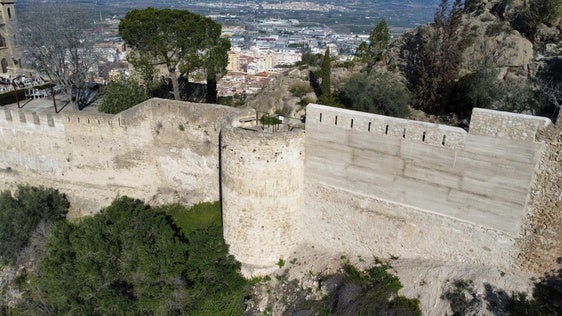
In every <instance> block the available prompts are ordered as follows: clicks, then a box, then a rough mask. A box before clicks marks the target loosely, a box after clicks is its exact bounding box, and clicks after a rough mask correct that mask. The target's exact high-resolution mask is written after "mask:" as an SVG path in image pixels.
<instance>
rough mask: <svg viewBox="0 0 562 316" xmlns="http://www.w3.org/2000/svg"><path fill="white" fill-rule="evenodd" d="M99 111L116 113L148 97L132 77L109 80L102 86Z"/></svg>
mask: <svg viewBox="0 0 562 316" xmlns="http://www.w3.org/2000/svg"><path fill="white" fill-rule="evenodd" d="M102 93H103V100H102V102H101V104H100V106H99V108H98V110H99V111H100V112H104V113H110V114H116V113H119V112H122V111H124V110H126V109H128V108H131V107H133V106H135V105H137V104H139V103H141V102H143V101H145V100H147V99H148V95H147V94H146V90H145V88H144V87H143V86H141V85H140V84H139V83H138V82H137V81H135V80H133V79H120V80H116V81H111V82H110V83H109V84H108V85H107V86H105V87H103V89H102Z"/></svg>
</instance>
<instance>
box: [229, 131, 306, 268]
mask: <svg viewBox="0 0 562 316" xmlns="http://www.w3.org/2000/svg"><path fill="white" fill-rule="evenodd" d="M221 148H222V151H221V171H222V173H221V174H222V207H223V225H224V226H223V227H224V238H225V240H226V242H227V243H228V244H229V245H230V253H231V254H233V255H234V256H235V257H236V258H237V259H238V260H239V261H241V262H242V263H244V267H243V269H244V271H243V272H244V274H246V275H252V274H255V273H260V272H262V273H263V272H264V271H267V270H268V269H271V268H272V267H273V268H275V267H276V264H277V262H278V261H279V259H282V258H287V257H288V256H290V255H291V254H292V249H293V248H294V247H295V246H296V245H297V244H298V243H300V242H301V241H302V237H301V233H300V230H299V225H298V223H299V221H300V219H301V217H302V206H303V200H302V194H303V183H304V178H303V177H304V133H303V131H302V130H295V131H293V132H276V133H267V132H257V131H252V130H244V129H240V128H233V127H224V128H223V131H222V134H221Z"/></svg>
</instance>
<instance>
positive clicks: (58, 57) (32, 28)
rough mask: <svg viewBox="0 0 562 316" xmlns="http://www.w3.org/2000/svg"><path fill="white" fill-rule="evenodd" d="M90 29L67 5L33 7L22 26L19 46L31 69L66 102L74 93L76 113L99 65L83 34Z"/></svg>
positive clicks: (81, 15)
mask: <svg viewBox="0 0 562 316" xmlns="http://www.w3.org/2000/svg"><path fill="white" fill-rule="evenodd" d="M91 26H92V24H91V23H90V20H89V19H88V17H87V16H86V14H85V13H84V12H82V11H81V10H79V9H78V7H76V6H72V4H71V3H70V2H68V1H48V2H45V3H42V4H37V6H36V10H35V11H32V12H30V13H29V14H28V15H27V16H26V19H25V22H24V23H22V32H21V37H22V42H23V45H24V47H25V48H26V50H25V55H27V56H26V58H27V59H28V61H29V62H30V64H31V67H33V68H35V69H37V70H38V71H39V72H40V73H42V74H44V75H46V76H47V77H48V78H49V79H50V80H51V81H52V82H53V83H55V84H57V85H58V86H59V87H60V88H61V90H62V91H63V93H65V94H66V96H67V97H68V98H69V99H72V96H73V90H74V92H75V94H74V96H75V100H76V102H75V107H76V108H77V109H81V108H82V107H84V106H85V105H87V104H84V102H87V100H84V99H83V98H80V97H79V95H80V91H84V90H86V83H87V81H88V79H90V78H91V74H90V72H91V70H92V69H93V67H94V66H95V65H96V64H97V63H98V61H99V57H98V56H97V54H96V53H95V52H94V50H93V47H92V44H93V42H92V37H91V36H87V32H86V31H87V30H88V28H90V27H91Z"/></svg>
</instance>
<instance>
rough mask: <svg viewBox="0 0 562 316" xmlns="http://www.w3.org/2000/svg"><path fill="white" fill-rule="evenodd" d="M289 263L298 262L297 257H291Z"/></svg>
mask: <svg viewBox="0 0 562 316" xmlns="http://www.w3.org/2000/svg"><path fill="white" fill-rule="evenodd" d="M289 263H290V264H295V263H297V258H293V259H291V261H289Z"/></svg>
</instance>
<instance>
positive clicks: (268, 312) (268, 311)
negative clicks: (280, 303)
mask: <svg viewBox="0 0 562 316" xmlns="http://www.w3.org/2000/svg"><path fill="white" fill-rule="evenodd" d="M263 315H264V316H269V315H273V307H271V306H268V307H266V308H265V309H264V310H263Z"/></svg>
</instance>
